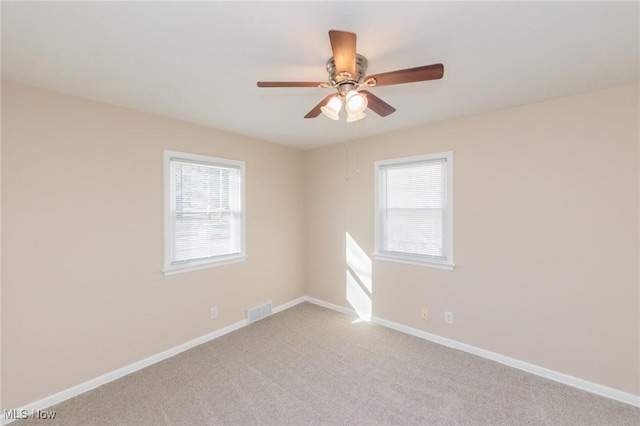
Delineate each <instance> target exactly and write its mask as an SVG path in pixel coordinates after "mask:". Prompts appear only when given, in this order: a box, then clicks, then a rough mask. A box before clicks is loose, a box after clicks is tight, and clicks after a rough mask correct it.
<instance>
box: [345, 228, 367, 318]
mask: <svg viewBox="0 0 640 426" xmlns="http://www.w3.org/2000/svg"><path fill="white" fill-rule="evenodd" d="M345 246H346V269H347V270H346V280H345V282H346V293H347V301H348V302H349V303H350V304H351V306H352V307H353V309H354V310H355V311H356V313H357V314H358V317H360V319H362V320H366V321H370V320H371V316H372V314H373V306H372V305H373V303H372V301H371V295H372V294H373V267H372V262H371V258H369V256H367V254H366V253H365V252H364V250H362V248H361V247H360V246H359V245H358V243H356V241H355V240H354V239H353V238H352V237H351V235H349V233H348V232H347V233H346V243H345Z"/></svg>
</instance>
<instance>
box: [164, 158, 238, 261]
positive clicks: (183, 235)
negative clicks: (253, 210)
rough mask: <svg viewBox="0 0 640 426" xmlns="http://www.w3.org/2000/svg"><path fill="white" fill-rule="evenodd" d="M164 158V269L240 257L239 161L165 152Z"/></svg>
mask: <svg viewBox="0 0 640 426" xmlns="http://www.w3.org/2000/svg"><path fill="white" fill-rule="evenodd" d="M165 157H166V158H165V169H166V170H165V173H166V174H167V175H166V176H165V185H168V191H167V192H168V194H167V196H168V200H167V201H166V202H165V203H166V211H165V228H166V229H165V246H166V247H165V270H175V269H184V268H185V267H187V268H189V269H192V267H193V266H203V265H212V264H216V263H220V262H226V261H229V260H231V259H237V258H241V257H242V258H243V257H245V253H244V235H243V233H244V208H243V204H244V203H243V198H244V196H243V181H244V163H242V162H237V161H231V160H223V159H218V158H212V157H204V156H198V155H193V154H184V153H176V152H171V151H166V152H165ZM166 189H167V188H166Z"/></svg>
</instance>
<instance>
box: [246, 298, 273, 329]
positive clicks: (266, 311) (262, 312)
mask: <svg viewBox="0 0 640 426" xmlns="http://www.w3.org/2000/svg"><path fill="white" fill-rule="evenodd" d="M271 306H272V304H271V302H268V303H265V304H264V305H260V306H256V307H254V308H249V309H247V324H251V323H252V322H255V321H258V320H259V319H260V318H264V317H266V316H269V315H271Z"/></svg>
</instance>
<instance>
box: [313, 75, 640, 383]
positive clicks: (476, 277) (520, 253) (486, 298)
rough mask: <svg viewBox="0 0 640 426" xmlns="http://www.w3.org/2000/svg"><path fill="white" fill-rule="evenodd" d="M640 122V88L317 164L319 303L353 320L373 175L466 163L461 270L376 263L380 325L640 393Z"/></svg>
mask: <svg viewBox="0 0 640 426" xmlns="http://www.w3.org/2000/svg"><path fill="white" fill-rule="evenodd" d="M638 116H639V108H638V86H637V85H631V86H624V87H618V88H613V89H610V90H604V91H599V92H593V93H588V94H584V95H580V96H575V97H569V98H562V99H557V100H553V101H548V102H541V103H537V104H532V105H527V106H522V107H518V108H512V109H508V110H503V111H497V112H493V113H488V114H483V115H478V116H474V117H468V118H464V119H459V120H455V121H450V122H446V123H442V124H438V125H433V126H428V127H422V128H417V129H412V130H407V131H402V132H395V133H391V134H388V135H383V136H379V137H375V138H370V139H367V140H362V141H357V142H351V143H350V144H349V146H348V147H347V146H346V145H345V144H344V143H343V144H341V145H334V146H330V147H327V148H322V149H317V150H313V151H308V152H306V153H305V185H306V191H305V194H306V200H305V209H306V210H305V211H306V219H307V252H306V253H307V279H306V283H307V289H306V293H307V295H309V296H312V297H316V298H319V299H322V300H325V301H328V302H331V303H335V304H338V305H342V306H345V307H350V305H349V303H348V301H347V299H346V296H345V293H346V289H345V286H346V284H345V281H346V279H345V233H346V232H348V233H349V234H350V235H351V237H353V239H354V240H355V241H356V242H357V243H358V244H359V245H360V247H361V248H362V249H363V250H364V252H365V253H367V254H371V253H373V243H374V234H373V196H374V194H373V174H374V173H373V162H374V161H376V160H381V159H387V158H394V157H403V156H409V155H416V154H426V153H434V152H443V151H448V150H452V151H453V152H454V156H455V158H454V228H455V229H454V234H455V243H454V257H455V263H456V265H457V266H456V268H455V270H454V271H452V272H450V271H443V270H437V269H430V268H426V267H420V266H410V265H405V264H398V263H390V262H384V261H375V260H374V261H373V292H372V294H371V299H372V305H373V315H374V316H376V317H379V318H383V319H386V320H390V321H394V322H397V323H400V324H403V325H406V326H410V327H414V328H417V329H421V330H425V331H427V332H431V333H434V334H438V335H441V336H444V337H448V338H451V339H455V340H458V341H460V342H463V343H467V344H470V345H473V346H476V347H479V348H482V349H486V350H489V351H493V352H497V353H499V354H502V355H506V356H509V357H513V358H516V359H518V360H522V361H526V362H529V363H532V364H535V365H538V366H542V367H546V368H549V369H552V370H556V371H559V372H562V373H565V374H569V375H572V376H575V377H579V378H582V379H585V380H588V381H592V382H594V383H597V384H601V385H604V386H609V387H612V388H615V389H618V390H622V391H624V392H630V393H633V394H636V395H637V394H640V384H639V378H640V369H639V363H640V361H639V360H640V353H639V347H640V341H639V335H640V330H639V327H640V317H639V316H640V300H639V276H638V274H639V266H640V265H639V262H638V259H639V247H638V242H639V233H638V217H639V212H638V205H639V204H638V203H639V199H638V193H639V184H638V178H639V168H638V155H639V152H638V147H639V134H638V132H639V119H638ZM356 125H363V126H364V125H365V123H361V124H356ZM347 148H348V150H349V168H348V174H349V180H348V181H346V180H345V174H346V173H347V168H346V165H345V162H346V158H347V157H346V154H347ZM358 169H359V173H357V170H358ZM423 307H427V308H429V310H430V312H431V318H430V320H428V321H423V320H421V318H420V312H421V308H423ZM445 310H447V311H451V312H453V314H454V320H455V321H454V324H453V325H446V324H444V321H443V316H444V311H445Z"/></svg>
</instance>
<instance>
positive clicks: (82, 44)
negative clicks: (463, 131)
mask: <svg viewBox="0 0 640 426" xmlns="http://www.w3.org/2000/svg"><path fill="white" fill-rule="evenodd" d="M1 12H2V77H3V78H6V79H9V80H14V81H19V82H24V83H28V84H32V85H36V86H41V87H45V88H50V89H53V90H57V91H60V92H65V93H70V94H73V95H77V96H83V97H87V98H91V99H96V100H100V101H104V102H108V103H112V104H116V105H121V106H125V107H129V108H133V109H137V110H141V111H147V112H150V113H154V114H158V115H162V116H166V117H172V118H177V119H181V120H185V121H189V122H193V123H198V124H201V125H204V126H210V127H214V128H219V129H224V130H228V131H231V132H234V133H240V134H244V135H248V136H252V137H256V138H260V139H263V140H268V141H272V142H276V143H281V144H286V145H290V146H295V147H299V148H302V149H308V148H314V147H318V146H323V145H329V144H332V143H339V142H344V141H345V140H347V139H353V138H356V137H366V136H371V135H376V134H380V133H386V132H390V131H394V130H397V129H402V128H407V127H414V126H419V125H422V124H427V123H434V122H438V121H442V120H448V119H452V118H456V117H461V116H467V115H471V114H478V113H482V112H485V111H491V110H496V109H502V108H508V107H512V106H516V105H521V104H526V103H530V102H536V101H540V100H544V99H550V98H556V97H560V96H566V95H571V94H576V93H581V92H586V91H591V90H596V89H600V88H605V87H610V86H617V85H622V84H627V83H631V82H637V81H638V79H639V60H640V59H639V58H640V56H639V55H640V53H639V27H640V23H639V22H640V18H639V15H640V13H639V3H638V2H636V1H632V2H622V3H616V2H355V1H354V2H38V3H35V2H6V1H3V2H2V10H1ZM330 29H339V30H346V31H353V32H355V33H356V34H357V36H358V44H357V46H358V48H357V51H358V53H360V54H363V55H365V56H366V57H367V58H368V59H369V69H368V73H367V74H378V73H381V72H387V71H394V70H398V69H404V68H412V67H416V66H420V65H428V64H433V63H443V64H444V66H445V74H444V78H443V79H442V80H437V81H429V82H421V83H411V84H404V85H396V86H384V87H377V88H372V89H370V90H371V91H372V92H374V93H375V94H376V95H377V96H379V97H381V98H382V99H384V100H385V101H386V102H388V103H389V104H391V105H393V106H394V107H395V108H396V109H397V112H396V113H395V114H392V115H390V116H389V117H387V118H381V117H379V116H377V115H376V114H375V113H373V112H371V111H368V112H367V117H366V118H365V119H363V120H361V121H359V122H357V123H351V124H346V123H345V121H344V120H341V121H340V122H336V121H332V120H330V119H328V118H326V117H325V116H324V115H320V116H319V117H318V118H316V119H303V116H304V115H305V114H306V113H307V112H308V111H309V110H310V109H311V108H312V107H313V106H314V105H316V104H317V103H318V102H320V100H322V98H324V97H325V96H326V95H327V94H329V93H330V91H329V90H330V89H319V88H286V89H271V88H268V89H267V88H262V89H261V88H258V87H256V82H257V81H258V80H287V81H291V80H300V81H325V80H326V79H327V73H326V71H325V63H326V61H327V59H328V58H329V57H330V56H331V48H330V44H329V38H328V35H327V32H328V30H330Z"/></svg>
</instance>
